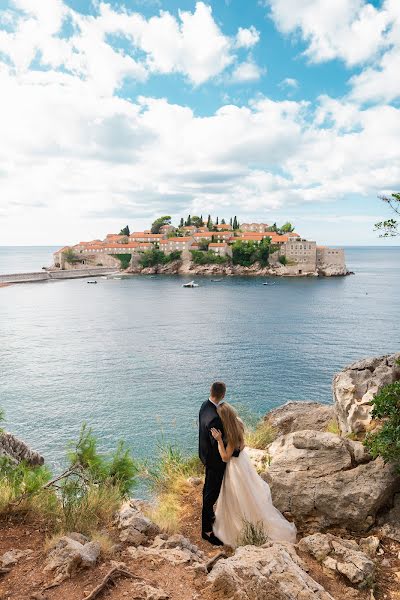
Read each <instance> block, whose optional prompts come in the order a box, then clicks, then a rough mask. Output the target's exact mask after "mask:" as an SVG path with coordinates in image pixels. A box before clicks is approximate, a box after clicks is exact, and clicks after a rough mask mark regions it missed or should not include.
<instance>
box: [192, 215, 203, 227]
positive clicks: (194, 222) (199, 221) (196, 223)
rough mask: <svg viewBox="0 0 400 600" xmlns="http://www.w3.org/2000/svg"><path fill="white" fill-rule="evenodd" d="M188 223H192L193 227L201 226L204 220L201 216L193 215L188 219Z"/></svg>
mask: <svg viewBox="0 0 400 600" xmlns="http://www.w3.org/2000/svg"><path fill="white" fill-rule="evenodd" d="M190 224H191V225H194V226H195V227H203V226H204V221H203V219H202V217H197V216H193V217H191V219H190Z"/></svg>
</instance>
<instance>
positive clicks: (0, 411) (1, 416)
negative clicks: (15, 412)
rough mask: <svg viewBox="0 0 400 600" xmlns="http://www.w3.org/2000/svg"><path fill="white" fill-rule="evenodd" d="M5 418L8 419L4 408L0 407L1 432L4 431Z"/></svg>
mask: <svg viewBox="0 0 400 600" xmlns="http://www.w3.org/2000/svg"><path fill="white" fill-rule="evenodd" d="M5 420H6V415H5V413H4V410H3V409H2V408H1V407H0V433H1V432H2V431H3V428H2V427H1V424H2V423H4V421H5Z"/></svg>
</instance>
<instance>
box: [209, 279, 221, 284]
mask: <svg viewBox="0 0 400 600" xmlns="http://www.w3.org/2000/svg"><path fill="white" fill-rule="evenodd" d="M211 281H213V282H214V283H219V282H220V281H222V279H211Z"/></svg>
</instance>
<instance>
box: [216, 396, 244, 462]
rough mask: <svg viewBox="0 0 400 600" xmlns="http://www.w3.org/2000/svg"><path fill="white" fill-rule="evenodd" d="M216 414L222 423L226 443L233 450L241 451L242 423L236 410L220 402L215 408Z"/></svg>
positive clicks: (242, 443)
mask: <svg viewBox="0 0 400 600" xmlns="http://www.w3.org/2000/svg"><path fill="white" fill-rule="evenodd" d="M217 412H218V414H219V416H220V419H221V421H222V425H223V427H224V432H225V437H226V441H227V442H228V444H229V445H231V446H233V448H235V450H236V449H239V448H240V449H241V448H243V446H244V425H243V421H242V420H241V419H240V418H239V415H238V414H237V412H236V410H235V409H234V408H233V406H231V405H230V404H228V402H222V403H221V404H220V405H219V406H218V407H217Z"/></svg>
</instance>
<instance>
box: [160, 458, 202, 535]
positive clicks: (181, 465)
mask: <svg viewBox="0 0 400 600" xmlns="http://www.w3.org/2000/svg"><path fill="white" fill-rule="evenodd" d="M202 472H203V467H202V465H201V463H200V461H199V459H198V458H197V457H185V456H184V455H183V454H182V453H181V452H180V450H177V449H176V448H173V447H171V446H169V447H164V448H162V450H161V456H160V460H159V463H158V465H157V466H156V468H155V469H153V470H152V471H150V472H149V476H150V479H151V483H152V487H153V489H154V492H155V494H156V502H155V504H154V506H153V507H152V508H151V509H149V511H148V515H149V518H151V520H152V521H154V522H155V523H156V524H157V525H158V526H159V527H160V528H161V529H162V530H163V531H166V532H167V533H176V532H177V531H178V530H179V527H180V524H181V519H182V516H183V510H184V509H183V502H182V500H183V498H184V497H185V495H186V494H187V493H188V491H189V490H190V484H189V483H188V478H189V477H192V476H193V477H196V476H199V475H201V474H202Z"/></svg>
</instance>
